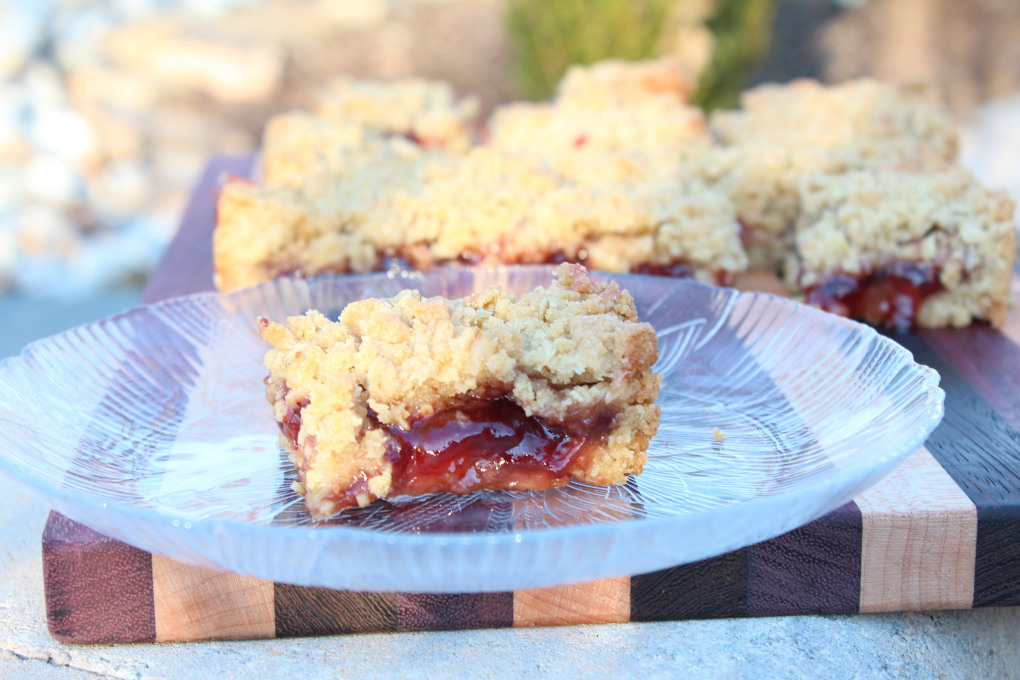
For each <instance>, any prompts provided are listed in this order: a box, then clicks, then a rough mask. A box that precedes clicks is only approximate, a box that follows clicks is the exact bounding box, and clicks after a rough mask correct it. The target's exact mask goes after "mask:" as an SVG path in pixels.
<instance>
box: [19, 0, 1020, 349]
mask: <svg viewBox="0 0 1020 680" xmlns="http://www.w3.org/2000/svg"><path fill="white" fill-rule="evenodd" d="M667 52H668V53H673V54H676V55H677V56H679V57H680V58H681V59H682V60H683V62H684V63H685V64H686V65H687V67H688V68H689V69H690V70H691V72H692V73H695V74H697V75H698V82H699V89H698V93H697V102H698V103H699V104H700V105H701V106H703V107H705V108H714V107H726V106H733V105H735V103H736V101H737V95H738V93H739V91H740V90H741V89H743V88H746V87H748V86H750V85H753V84H756V83H760V82H764V81H786V80H790V79H792V78H796V77H813V78H818V79H821V80H823V81H830V82H835V81H840V80H844V79H847V78H852V77H856V76H862V75H874V76H878V77H880V78H883V79H887V80H891V81H896V82H915V81H921V82H928V83H931V84H933V85H934V86H935V87H936V88H938V90H939V91H941V93H942V94H943V96H944V98H945V99H946V101H947V102H948V104H949V106H950V107H951V109H952V110H953V111H954V112H955V113H956V115H957V116H958V117H959V120H960V122H961V125H963V126H964V130H965V135H964V143H965V146H964V152H963V161H964V163H965V164H966V165H968V166H969V167H970V168H971V169H972V170H974V171H975V172H976V173H977V174H978V176H979V177H980V178H981V179H982V180H983V181H984V182H985V183H986V184H988V185H990V186H993V187H997V188H1006V189H1008V190H1010V191H1012V192H1013V193H1014V196H1015V197H1020V161H1018V160H1017V159H1020V2H1017V0H332V1H328V0H288V1H286V2H285V1H283V0H176V1H175V0H94V1H88V0H33V1H29V0H0V321H2V322H3V327H4V331H5V332H4V334H2V338H0V357H3V356H7V355H10V354H15V353H17V352H18V351H19V350H20V348H21V347H22V346H23V345H24V344H25V343H27V342H28V341H30V340H32V339H35V338H37V337H41V336H43V335H47V334H50V333H53V332H57V331H60V330H63V329H65V328H68V327H70V326H72V325H76V324H78V323H83V322H86V321H90V320H93V319H96V318H99V317H101V316H105V315H107V314H110V313H113V312H115V311H118V310H120V309H123V308H126V307H129V306H132V305H133V304H135V303H136V302H137V300H138V298H139V296H140V291H141V287H142V286H143V285H144V282H145V279H146V276H147V274H148V272H149V271H151V269H152V267H153V266H154V265H155V263H156V262H157V261H158V260H159V258H160V255H161V253H162V252H163V249H164V248H165V246H166V244H167V243H168V242H169V240H170V238H171V237H172V236H173V233H174V231H175V229H176V226H177V220H178V218H179V216H180V214H181V212H182V210H183V208H184V205H185V203H186V200H187V197H188V193H189V190H190V188H191V186H192V184H193V183H194V182H195V181H196V180H197V178H198V176H199V174H200V173H201V170H202V167H203V165H204V163H205V162H206V160H207V159H208V158H209V157H210V156H211V155H215V154H243V153H248V152H251V151H252V150H253V149H255V147H256V146H257V143H258V140H259V138H260V135H261V130H262V126H263V124H264V122H265V120H266V118H267V117H268V116H270V115H272V114H273V113H276V112H279V111H283V110H287V109H292V108H300V107H303V106H306V105H307V104H308V103H309V102H310V100H311V96H312V94H313V93H314V92H315V91H316V89H317V88H319V87H320V86H322V85H323V84H324V83H325V82H326V81H328V80H329V79H330V78H331V77H332V76H335V75H338V74H353V75H355V76H359V77H365V78H398V77H402V76H411V75H415V76H425V77H434V78H441V79H444V80H447V81H449V82H450V83H452V84H453V86H454V87H455V89H456V90H457V91H458V92H459V93H473V94H475V95H477V96H478V97H479V98H480V100H481V102H482V104H483V107H485V108H490V107H492V106H493V105H495V104H498V103H500V102H504V101H508V100H511V99H521V98H524V99H542V98H544V97H547V96H549V94H550V93H551V92H552V90H553V88H554V86H555V84H556V82H557V81H558V80H559V78H560V76H561V75H562V73H563V71H564V69H565V68H566V66H567V65H568V64H570V63H591V62H594V61H598V60H600V59H604V58H607V57H612V56H617V57H625V58H631V59H640V58H647V57H652V56H655V55H657V54H663V53H667Z"/></svg>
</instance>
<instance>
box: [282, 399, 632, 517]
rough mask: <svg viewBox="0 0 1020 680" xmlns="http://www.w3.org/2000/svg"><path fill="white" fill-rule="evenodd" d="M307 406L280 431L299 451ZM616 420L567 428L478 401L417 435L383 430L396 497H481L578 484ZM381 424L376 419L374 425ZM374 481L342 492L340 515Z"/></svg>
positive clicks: (608, 414) (443, 414)
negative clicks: (578, 470) (577, 470)
mask: <svg viewBox="0 0 1020 680" xmlns="http://www.w3.org/2000/svg"><path fill="white" fill-rule="evenodd" d="M302 407H303V404H301V405H299V406H296V407H293V408H290V409H288V410H287V415H286V417H285V418H284V421H283V422H282V423H279V426H280V431H281V432H282V433H283V434H284V436H286V437H287V438H288V439H289V440H290V442H291V443H292V444H293V445H294V447H295V448H297V442H298V433H299V432H300V429H301V408H302ZM615 417H616V413H615V412H614V411H612V410H609V409H606V410H604V411H601V412H598V413H596V414H594V415H592V416H589V417H578V418H577V419H576V420H575V421H573V422H571V424H570V428H569V429H570V430H571V431H572V432H574V434H570V433H568V432H567V431H566V430H565V429H564V428H561V427H557V426H555V425H552V424H549V423H546V422H544V421H542V419H540V418H536V417H534V416H528V415H527V414H526V413H525V412H524V409H522V408H521V407H520V406H518V405H517V404H515V403H514V402H513V401H512V400H510V399H508V398H506V397H498V398H495V399H475V400H472V401H469V402H467V403H464V404H460V405H458V406H456V407H452V408H448V409H445V410H443V411H439V412H437V413H434V414H432V415H430V416H427V417H424V418H421V419H419V420H418V421H416V422H415V423H414V424H413V425H412V426H411V429H410V430H403V429H401V428H399V427H396V426H394V425H382V424H379V423H378V422H376V425H375V426H376V427H381V428H384V429H385V430H386V431H387V432H388V433H389V434H390V435H391V436H392V438H393V441H394V442H395V446H394V447H393V448H392V449H391V450H390V451H389V452H388V453H387V454H386V459H387V460H388V461H389V462H390V464H391V465H392V481H391V487H390V494H389V495H391V496H399V495H408V496H418V495H424V494H429V493H439V492H449V493H457V494H466V493H471V492H473V491H478V490H480V489H506V490H530V491H543V490H546V489H551V488H554V487H559V486H565V485H566V484H569V483H570V479H571V474H570V471H571V470H572V469H573V468H574V464H575V463H576V462H578V461H579V460H581V459H582V457H583V456H585V455H587V454H588V453H590V452H591V451H592V450H593V449H594V448H595V447H597V446H598V445H600V444H601V443H602V442H603V441H604V440H605V437H606V435H607V434H608V433H609V431H610V430H611V429H612V427H613V423H614V421H615ZM372 420H373V421H374V420H375V419H374V418H372ZM367 490H368V484H367V479H365V478H361V479H358V480H354V481H353V482H352V484H351V485H350V486H349V487H348V488H346V489H337V490H336V491H335V493H333V494H331V495H330V499H331V500H332V501H333V502H334V503H335V506H336V507H337V508H344V507H349V506H353V505H357V504H358V502H357V495H358V494H359V493H363V492H367Z"/></svg>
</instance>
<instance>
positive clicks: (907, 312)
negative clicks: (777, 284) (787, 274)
mask: <svg viewBox="0 0 1020 680" xmlns="http://www.w3.org/2000/svg"><path fill="white" fill-rule="evenodd" d="M943 290H945V288H944V287H943V286H942V284H941V283H940V282H939V268H938V267H936V266H933V265H929V264H920V263H916V262H898V263H895V264H892V265H889V266H887V267H883V268H881V269H878V270H876V271H873V272H870V273H868V274H864V275H862V276H856V277H855V276H850V275H848V274H834V275H832V276H830V277H828V278H827V279H825V280H824V281H822V283H820V284H819V285H817V286H812V287H810V288H808V289H807V290H806V291H805V297H806V300H807V302H808V303H809V304H812V305H815V306H817V307H821V308H822V309H824V310H826V311H828V312H833V313H835V314H839V315H841V316H846V317H850V318H852V319H860V320H862V321H866V322H867V323H870V324H873V325H885V326H887V327H889V328H894V329H896V330H907V329H909V328H911V327H913V325H914V323H915V321H916V319H917V310H918V309H919V308H920V306H921V304H922V303H923V302H924V301H925V300H926V299H928V298H929V297H931V296H932V295H935V294H936V293H939V292H942V291H943Z"/></svg>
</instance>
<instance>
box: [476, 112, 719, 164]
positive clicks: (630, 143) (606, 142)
mask: <svg viewBox="0 0 1020 680" xmlns="http://www.w3.org/2000/svg"><path fill="white" fill-rule="evenodd" d="M488 143H489V144H490V145H491V146H494V147H498V148H503V149H508V150H513V151H517V152H526V153H533V154H538V155H540V156H542V157H553V156H555V155H557V154H562V153H569V152H570V151H573V150H575V149H592V150H597V151H620V150H624V151H656V150H659V149H663V148H666V149H674V148H675V149H680V148H684V147H686V146H691V145H696V146H707V145H708V144H709V143H711V138H710V137H709V135H708V132H707V127H706V125H705V118H704V114H702V112H701V110H700V109H698V108H696V107H693V106H672V105H671V106H663V105H662V104H661V102H658V101H650V102H647V103H646V104H644V105H642V104H640V103H636V104H634V105H632V106H618V107H607V108H603V109H585V108H571V109H565V108H561V107H558V106H556V105H551V104H526V103H523V104H522V103H518V104H507V105H505V106H501V107H499V108H497V109H496V110H495V111H494V112H493V114H492V118H491V119H490V121H489V140H488Z"/></svg>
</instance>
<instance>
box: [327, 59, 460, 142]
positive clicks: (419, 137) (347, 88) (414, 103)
mask: <svg viewBox="0 0 1020 680" xmlns="http://www.w3.org/2000/svg"><path fill="white" fill-rule="evenodd" d="M313 112H314V113H316V114H318V115H320V116H322V117H324V118H327V119H330V120H335V121H340V122H355V123H359V124H361V125H364V126H365V127H369V128H373V129H375V130H378V131H380V132H383V133H387V134H392V135H404V136H406V137H408V138H409V139H411V140H412V141H415V142H417V143H419V144H421V145H422V146H437V147H441V148H444V149H447V150H451V151H464V150H466V149H467V148H469V147H470V146H471V141H472V136H473V134H472V132H473V128H474V125H475V119H476V117H477V115H478V101H477V100H476V99H475V98H474V97H465V98H463V99H460V100H458V99H457V98H456V96H455V95H454V94H453V90H452V89H451V88H450V86H449V85H448V84H447V83H444V82H441V81H437V80H424V79H420V78H406V79H403V80H395V81H391V82H381V81H372V80H356V79H353V78H346V77H344V78H337V79H336V80H334V81H332V82H331V83H330V84H329V85H328V86H327V87H325V88H324V89H323V90H322V92H320V93H319V96H318V99H317V101H316V103H315V105H314V107H313Z"/></svg>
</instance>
